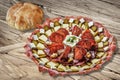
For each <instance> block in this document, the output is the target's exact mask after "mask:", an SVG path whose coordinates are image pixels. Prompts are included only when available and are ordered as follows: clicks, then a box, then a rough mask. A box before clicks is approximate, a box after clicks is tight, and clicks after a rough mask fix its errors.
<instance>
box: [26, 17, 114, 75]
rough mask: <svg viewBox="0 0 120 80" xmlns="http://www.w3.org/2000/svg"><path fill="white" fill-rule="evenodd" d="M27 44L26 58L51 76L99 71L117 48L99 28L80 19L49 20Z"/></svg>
mask: <svg viewBox="0 0 120 80" xmlns="http://www.w3.org/2000/svg"><path fill="white" fill-rule="evenodd" d="M28 41H29V42H28V43H27V44H26V45H25V49H26V55H27V56H28V57H30V58H31V59H32V60H33V61H34V62H35V63H36V64H37V65H38V68H39V71H42V72H44V71H48V72H49V73H50V75H51V76H55V75H68V74H86V73H88V72H91V71H94V70H98V69H99V68H100V67H101V65H102V64H103V63H104V62H106V61H108V60H110V58H111V56H112V54H113V52H114V51H115V48H116V44H115V39H114V37H113V36H112V35H111V34H110V33H109V31H108V30H107V29H106V28H105V27H104V26H103V25H102V24H100V23H98V22H94V21H93V20H92V19H90V18H86V17H82V16H79V17H65V18H54V19H48V20H46V21H45V22H44V23H43V24H42V25H39V26H38V29H36V30H35V31H34V32H33V33H32V34H31V36H30V37H29V38H28Z"/></svg>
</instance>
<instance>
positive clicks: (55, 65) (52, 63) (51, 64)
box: [47, 61, 58, 69]
mask: <svg viewBox="0 0 120 80" xmlns="http://www.w3.org/2000/svg"><path fill="white" fill-rule="evenodd" d="M47 65H48V66H50V68H51V69H56V67H57V66H58V64H57V63H54V62H52V61H51V62H48V63H47Z"/></svg>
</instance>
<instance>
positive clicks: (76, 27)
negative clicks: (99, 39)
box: [72, 26, 82, 36]
mask: <svg viewBox="0 0 120 80" xmlns="http://www.w3.org/2000/svg"><path fill="white" fill-rule="evenodd" d="M81 32H82V30H81V29H80V28H78V26H74V28H73V29H72V34H73V35H76V36H78V35H79V34H80V33H81Z"/></svg>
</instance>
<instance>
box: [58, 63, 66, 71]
mask: <svg viewBox="0 0 120 80" xmlns="http://www.w3.org/2000/svg"><path fill="white" fill-rule="evenodd" d="M57 70H58V71H65V70H66V67H65V66H63V65H62V64H60V65H59V66H58V68H57Z"/></svg>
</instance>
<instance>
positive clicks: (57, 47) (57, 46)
mask: <svg viewBox="0 0 120 80" xmlns="http://www.w3.org/2000/svg"><path fill="white" fill-rule="evenodd" d="M48 48H49V49H50V54H52V53H56V52H57V50H60V49H63V48H64V45H63V44H62V43H52V44H51V45H49V46H48Z"/></svg>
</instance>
